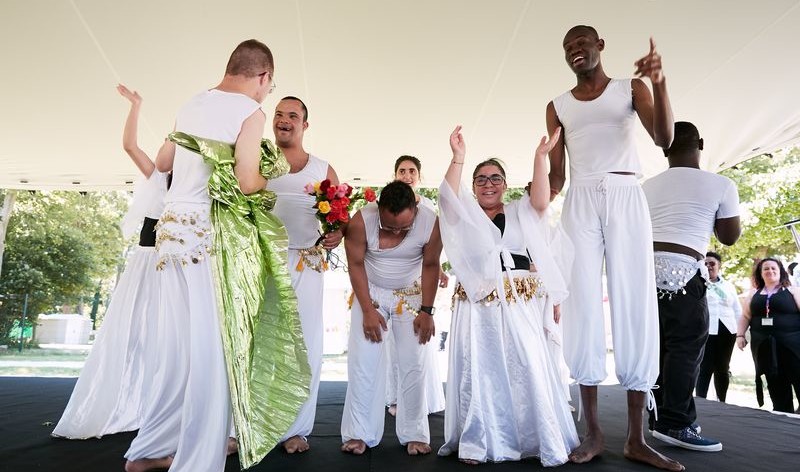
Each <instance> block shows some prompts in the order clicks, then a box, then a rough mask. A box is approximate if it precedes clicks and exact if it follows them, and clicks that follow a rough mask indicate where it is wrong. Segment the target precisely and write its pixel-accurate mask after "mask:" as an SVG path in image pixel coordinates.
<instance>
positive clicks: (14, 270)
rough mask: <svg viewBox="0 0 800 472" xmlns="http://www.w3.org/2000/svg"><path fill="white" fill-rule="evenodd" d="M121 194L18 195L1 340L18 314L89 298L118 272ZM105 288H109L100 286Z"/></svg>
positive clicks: (3, 286)
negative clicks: (25, 307)
mask: <svg viewBox="0 0 800 472" xmlns="http://www.w3.org/2000/svg"><path fill="white" fill-rule="evenodd" d="M126 207H127V199H126V198H125V196H124V195H123V194H122V193H119V192H114V193H111V192H105V193H99V192H98V193H94V192H92V193H85V194H84V193H78V192H30V193H29V192H22V193H20V194H19V196H18V198H17V202H16V205H15V208H14V212H13V214H12V217H11V219H10V221H9V227H8V234H7V236H6V251H5V257H4V261H3V274H2V279H0V294H4V295H5V298H4V300H3V301H2V305H0V342H3V341H4V339H3V338H6V337H7V334H8V332H9V330H10V327H11V324H12V323H13V320H14V319H17V318H18V317H19V315H20V313H21V311H22V299H23V296H24V295H25V294H28V314H29V316H36V315H37V314H39V313H42V312H47V311H52V310H55V309H56V307H58V306H60V305H73V304H78V303H79V302H80V300H81V299H86V300H90V299H91V298H92V296H93V294H94V293H95V291H96V289H97V287H98V285H101V283H102V282H103V281H105V280H108V279H111V278H113V277H114V276H115V274H116V269H117V266H118V265H119V264H120V263H121V262H122V261H121V258H122V250H123V248H124V246H125V243H124V242H123V241H122V237H121V236H120V232H119V227H118V224H119V221H120V218H121V216H122V214H123V213H124V211H125V209H126ZM103 285H106V286H107V285H109V284H103Z"/></svg>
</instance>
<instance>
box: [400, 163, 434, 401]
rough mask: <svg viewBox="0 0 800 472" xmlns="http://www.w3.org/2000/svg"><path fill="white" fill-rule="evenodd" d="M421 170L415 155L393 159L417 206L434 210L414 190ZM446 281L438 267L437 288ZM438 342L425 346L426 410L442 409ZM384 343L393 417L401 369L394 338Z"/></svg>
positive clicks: (431, 204)
mask: <svg viewBox="0 0 800 472" xmlns="http://www.w3.org/2000/svg"><path fill="white" fill-rule="evenodd" d="M421 171H422V163H421V162H420V160H419V159H418V158H416V157H414V156H408V155H403V156H400V157H398V158H397V160H395V162H394V180H399V181H401V182H404V183H406V184H408V185H409V186H410V187H411V188H412V189H413V190H414V196H415V197H416V199H417V205H421V206H425V207H428V208H430V209H431V210H433V211H434V212H436V205H435V204H434V203H433V200H431V199H430V198H428V197H425V196H424V195H420V194H419V193H417V186H418V185H419V180H420V175H421ZM447 283H448V277H447V275H446V274H445V273H444V272H443V271H442V270H441V269H439V287H442V288H444V287H447ZM438 345H439V343H438V341H437V342H429V343H427V344H426V345H425V355H426V357H427V359H428V365H429V366H431V368H429V369H426V370H425V371H424V375H425V380H424V383H425V401H426V403H427V406H426V411H427V412H428V413H435V412H437V411H442V410H444V390H442V378H441V375H440V374H439V369H438V362H437V361H436V352H437V350H438ZM386 346H387V357H388V359H387V366H388V369H387V370H386V375H387V378H386V405H388V407H389V414H390V415H392V416H395V415H396V414H397V394H398V391H397V388H398V385H399V384H400V383H399V379H398V376H399V375H400V371H399V369H398V367H397V360H396V359H395V358H394V357H393V353H394V338H392V337H391V336H389V337H388V339H387V340H386Z"/></svg>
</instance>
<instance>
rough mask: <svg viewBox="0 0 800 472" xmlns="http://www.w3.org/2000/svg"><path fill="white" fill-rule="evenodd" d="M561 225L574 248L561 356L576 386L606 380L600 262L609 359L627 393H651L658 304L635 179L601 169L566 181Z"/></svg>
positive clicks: (647, 226)
mask: <svg viewBox="0 0 800 472" xmlns="http://www.w3.org/2000/svg"><path fill="white" fill-rule="evenodd" d="M561 218H562V224H563V226H564V229H565V230H566V232H567V234H568V235H569V237H570V238H571V239H572V243H573V244H574V245H575V259H574V263H573V267H572V272H571V281H570V285H569V292H570V296H569V298H567V300H565V302H564V305H563V307H562V313H563V315H562V322H563V326H564V357H565V358H566V361H567V364H568V365H569V368H570V373H571V375H572V378H574V379H575V380H576V381H577V383H578V384H580V385H587V386H592V385H598V384H599V383H601V382H602V381H603V380H604V379H605V378H606V375H607V374H606V368H605V365H606V342H605V324H604V316H603V287H602V283H603V278H602V275H603V261H604V259H605V267H606V277H607V284H608V300H609V304H610V308H611V332H612V336H613V346H614V361H615V363H616V374H617V379H618V380H619V383H620V384H621V385H622V386H623V387H625V388H626V389H627V390H636V391H641V392H646V391H649V390H650V389H651V388H652V386H653V385H654V384H655V382H656V379H657V377H658V355H659V338H658V305H657V302H656V287H655V278H654V273H655V270H654V267H653V232H652V227H651V223H650V212H649V210H648V206H647V201H646V199H645V196H644V192H642V189H641V187H640V186H639V183H638V181H637V179H636V177H635V176H632V175H618V174H606V175H604V176H600V177H594V178H583V179H576V180H575V181H573V182H571V183H570V187H569V191H568V192H567V196H566V201H565V202H564V209H563V212H562V217H561Z"/></svg>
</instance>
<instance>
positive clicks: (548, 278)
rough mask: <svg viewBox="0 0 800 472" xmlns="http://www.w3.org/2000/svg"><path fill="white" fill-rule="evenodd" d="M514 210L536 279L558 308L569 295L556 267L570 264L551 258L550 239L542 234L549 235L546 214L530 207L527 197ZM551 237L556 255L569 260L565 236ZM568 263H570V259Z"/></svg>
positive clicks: (568, 241) (567, 239) (571, 250)
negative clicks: (559, 253) (540, 213)
mask: <svg viewBox="0 0 800 472" xmlns="http://www.w3.org/2000/svg"><path fill="white" fill-rule="evenodd" d="M516 207H517V215H518V217H519V222H520V225H521V226H522V228H523V236H524V238H525V247H526V248H527V249H528V252H529V253H530V256H531V259H532V260H533V263H534V265H535V266H536V271H537V272H538V274H539V278H541V279H542V283H543V284H544V288H545V290H546V291H547V296H548V297H549V298H550V300H551V301H552V303H553V304H554V305H559V304H560V303H561V302H563V301H564V299H565V298H567V295H569V291H568V290H567V284H566V282H564V277H563V275H562V274H561V269H560V268H559V267H570V265H567V266H564V265H560V264H564V263H565V261H557V260H556V258H555V257H554V253H553V251H552V249H551V246H550V240H549V239H548V238H546V235H547V234H548V233H549V232H550V231H549V222H548V221H547V214H544V215H541V216H540V215H539V213H538V212H537V211H536V210H535V209H534V208H533V207H532V206H531V204H530V200H529V199H527V198H522V199H520V200H519V202H518V203H517V204H516ZM562 233H563V230H562ZM554 237H558V240H557V244H558V250H559V252H561V251H563V254H562V255H563V256H564V257H567V258H569V257H570V253H572V252H574V250H573V249H572V243H571V242H570V240H569V238H568V237H567V235H566V233H564V234H561V235H558V234H555V235H554ZM573 257H574V256H573ZM569 262H570V264H571V259H570V260H569Z"/></svg>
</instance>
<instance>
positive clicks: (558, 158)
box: [545, 102, 567, 201]
mask: <svg viewBox="0 0 800 472" xmlns="http://www.w3.org/2000/svg"><path fill="white" fill-rule="evenodd" d="M545 118H546V120H547V134H549V135H550V136H552V135H553V133H555V132H556V130H557V129H558V128H559V127H561V121H560V120H559V119H558V115H556V107H555V105H553V102H550V103H548V104H547V111H546V114H545ZM564 149H565V147H564V133H560V134H559V135H558V139H556V142H555V145H553V148H552V149H550V152H549V153H548V156H549V157H550V173H549V174H548V178H549V180H550V201H553V199H554V198H555V197H556V195H558V194H559V192H561V190H562V189H563V188H564V182H566V181H567V159H566V156H565V155H564Z"/></svg>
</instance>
